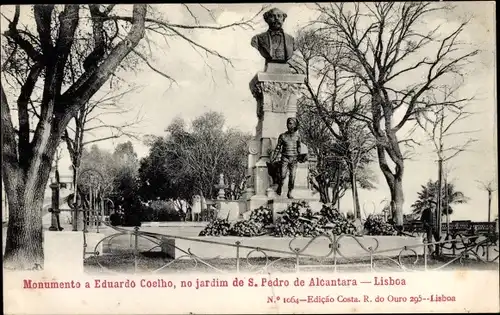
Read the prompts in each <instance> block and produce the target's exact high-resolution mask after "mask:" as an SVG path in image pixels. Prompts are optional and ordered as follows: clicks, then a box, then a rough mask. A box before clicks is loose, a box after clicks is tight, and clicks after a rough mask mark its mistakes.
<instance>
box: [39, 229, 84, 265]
mask: <svg viewBox="0 0 500 315" xmlns="http://www.w3.org/2000/svg"><path fill="white" fill-rule="evenodd" d="M43 256H44V264H43V269H44V270H45V271H46V272H48V273H50V274H57V275H59V274H79V273H83V233H82V232H70V231H68V232H66V231H65V232H59V231H50V232H49V231H45V233H44V238H43Z"/></svg>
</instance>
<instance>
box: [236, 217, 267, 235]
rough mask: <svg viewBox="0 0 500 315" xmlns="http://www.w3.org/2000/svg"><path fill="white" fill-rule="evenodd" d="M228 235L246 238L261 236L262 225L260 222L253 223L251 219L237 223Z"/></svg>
mask: <svg viewBox="0 0 500 315" xmlns="http://www.w3.org/2000/svg"><path fill="white" fill-rule="evenodd" d="M229 234H230V235H234V236H246V237H252V236H258V235H262V234H263V224H262V223H260V222H256V221H253V220H251V219H250V220H243V221H238V222H235V223H234V224H233V225H232V226H231V228H230V230H229Z"/></svg>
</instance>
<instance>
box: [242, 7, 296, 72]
mask: <svg viewBox="0 0 500 315" xmlns="http://www.w3.org/2000/svg"><path fill="white" fill-rule="evenodd" d="M286 17H287V15H286V13H285V12H283V11H281V10H280V9H277V8H273V9H271V10H269V11H267V12H265V13H264V20H265V21H266V23H267V25H268V26H269V29H268V30H267V31H266V32H264V33H261V34H258V35H255V36H254V37H253V38H252V41H251V45H252V47H254V48H256V49H257V50H258V51H259V52H260V54H261V55H262V57H264V59H265V60H266V64H267V63H269V62H273V63H286V62H287V61H288V60H289V59H290V58H292V55H293V52H294V51H295V50H296V46H295V40H294V38H293V37H292V36H290V35H288V34H286V33H285V32H284V31H283V23H284V22H285V19H286Z"/></svg>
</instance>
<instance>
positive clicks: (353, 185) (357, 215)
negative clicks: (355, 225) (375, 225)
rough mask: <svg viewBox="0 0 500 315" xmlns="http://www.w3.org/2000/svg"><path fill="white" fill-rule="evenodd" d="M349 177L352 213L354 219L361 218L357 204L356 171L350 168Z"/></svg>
mask: <svg viewBox="0 0 500 315" xmlns="http://www.w3.org/2000/svg"><path fill="white" fill-rule="evenodd" d="M349 177H350V179H351V192H352V207H353V210H354V211H353V214H354V217H355V218H356V219H359V218H361V209H360V206H359V198H358V185H357V179H356V173H355V172H353V171H352V170H349Z"/></svg>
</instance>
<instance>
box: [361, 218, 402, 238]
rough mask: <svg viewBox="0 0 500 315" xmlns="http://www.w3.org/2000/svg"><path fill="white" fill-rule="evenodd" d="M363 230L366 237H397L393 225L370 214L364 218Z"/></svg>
mask: <svg viewBox="0 0 500 315" xmlns="http://www.w3.org/2000/svg"><path fill="white" fill-rule="evenodd" d="M364 228H365V230H366V231H367V234H368V235H397V231H396V229H395V228H394V226H393V225H391V224H389V223H387V222H384V220H383V219H382V218H380V217H378V216H374V215H371V214H370V215H369V216H368V218H366V221H365V224H364Z"/></svg>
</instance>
